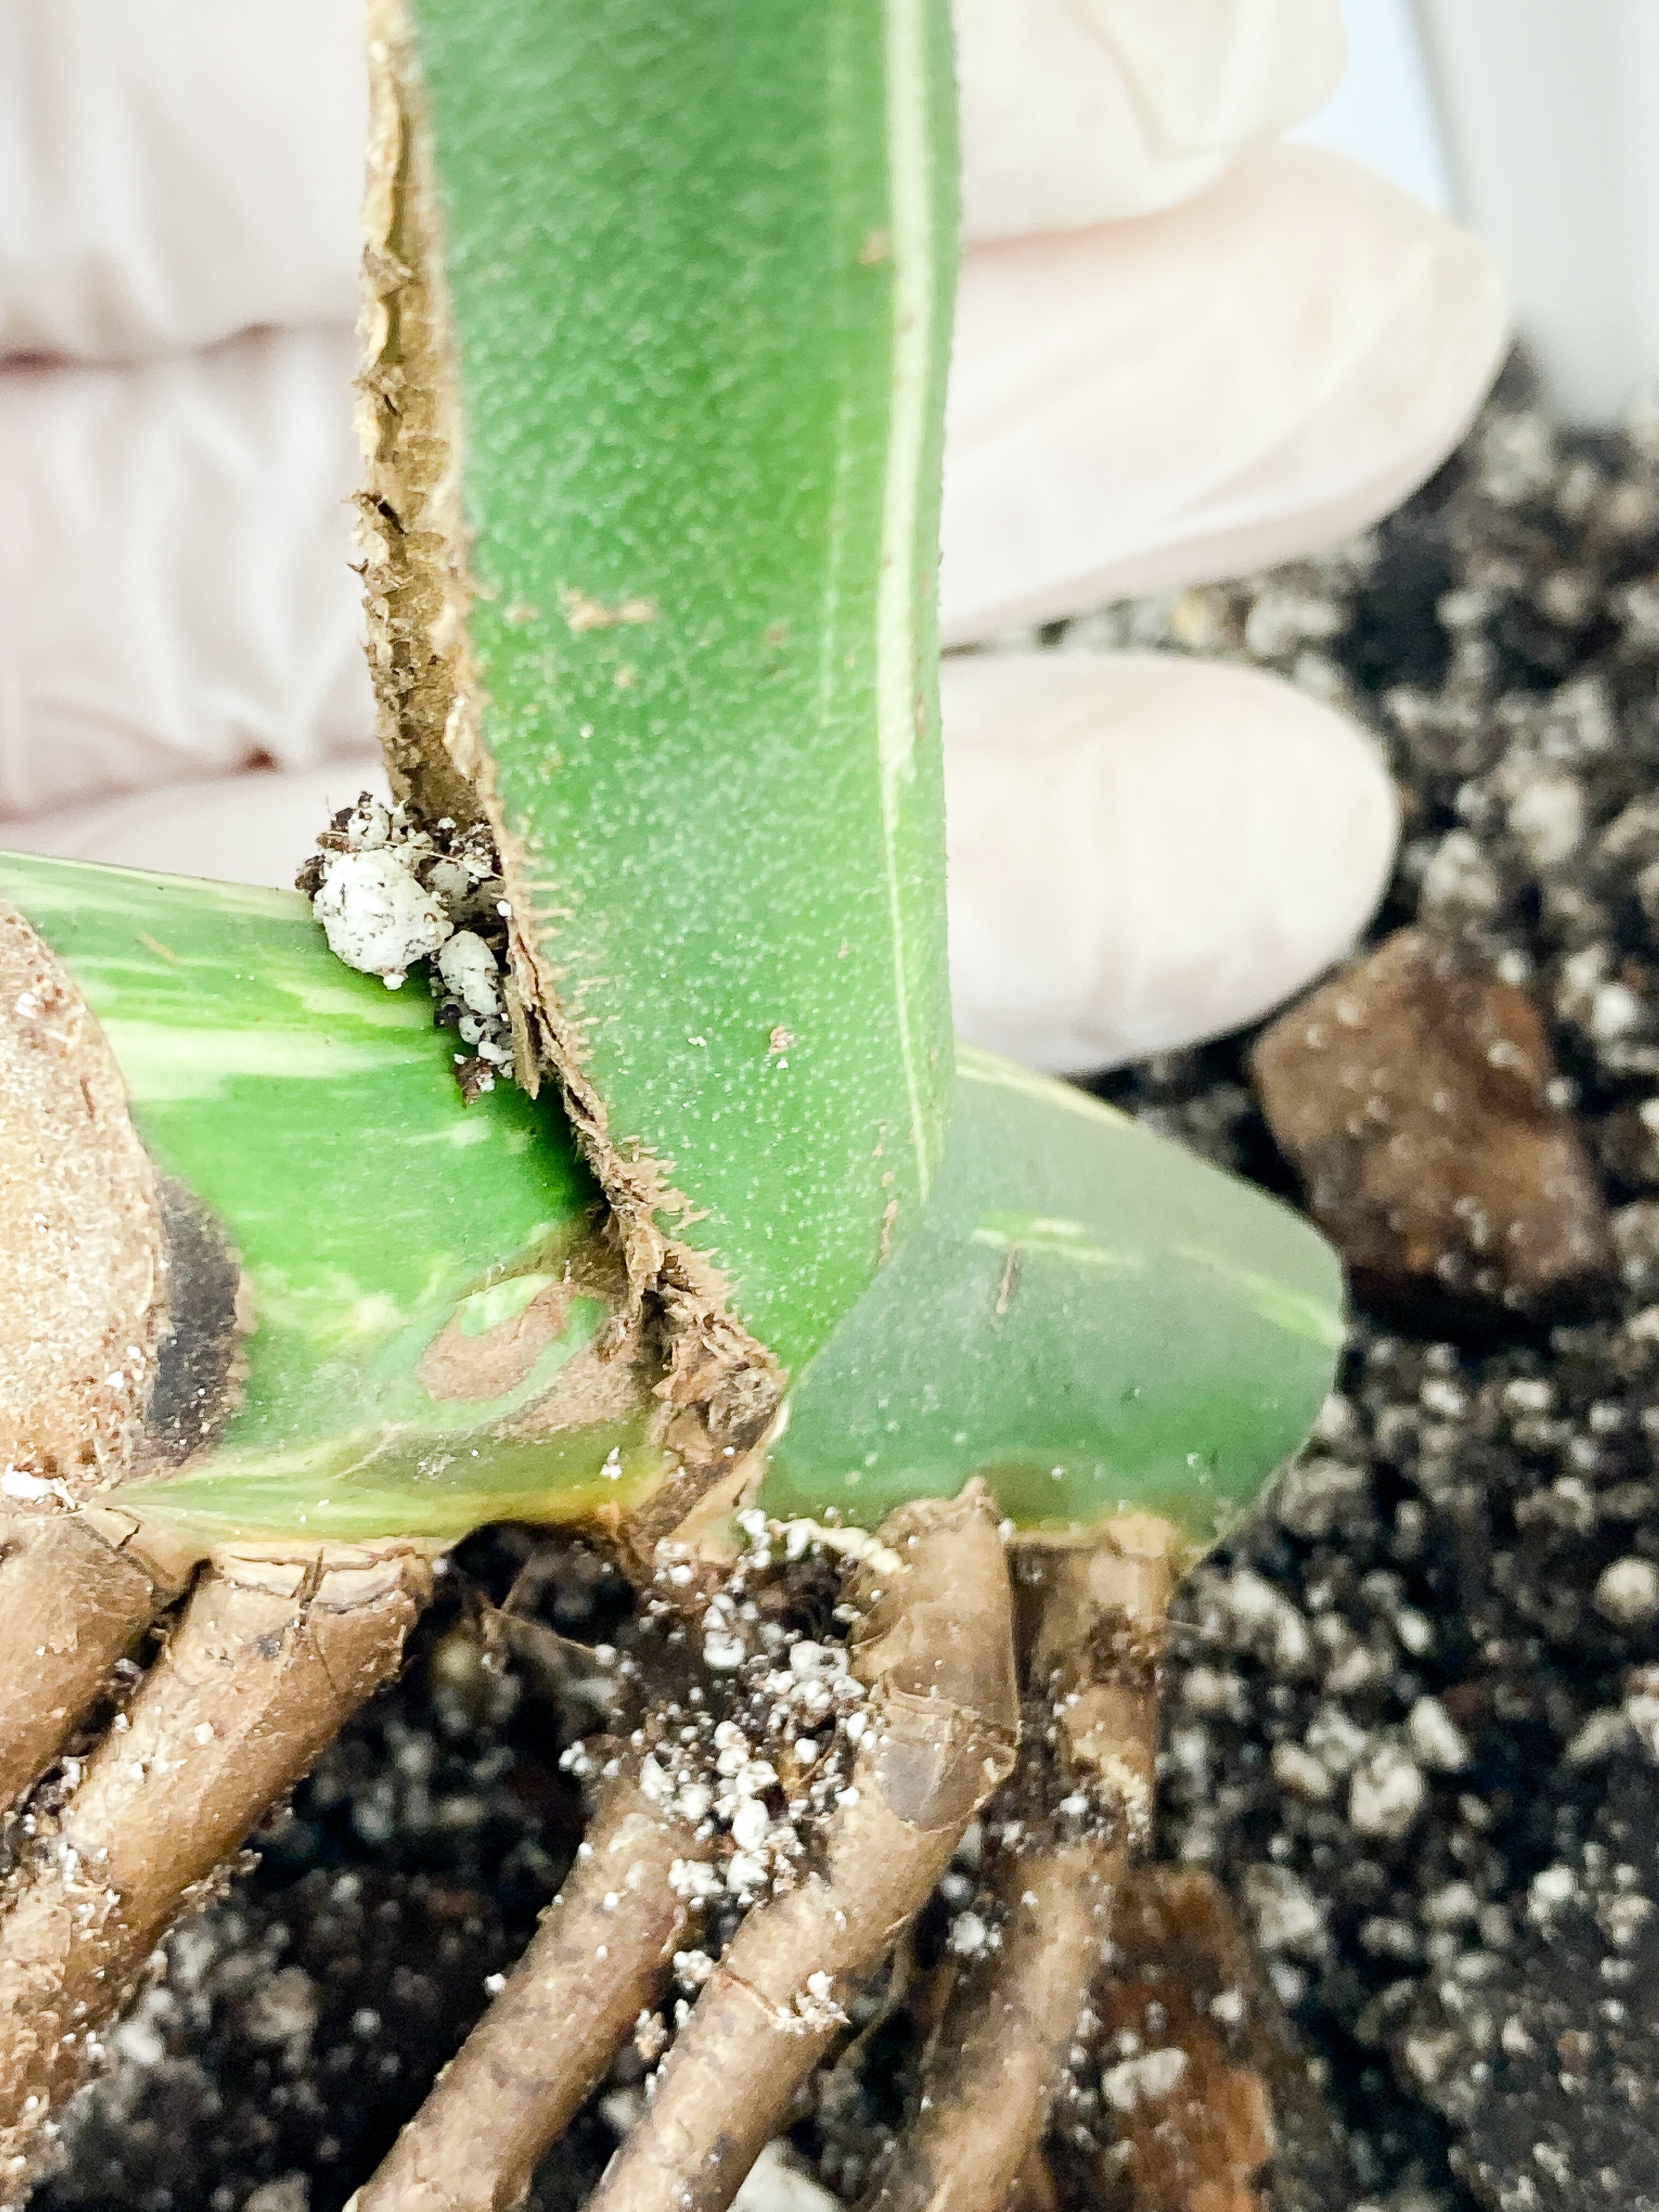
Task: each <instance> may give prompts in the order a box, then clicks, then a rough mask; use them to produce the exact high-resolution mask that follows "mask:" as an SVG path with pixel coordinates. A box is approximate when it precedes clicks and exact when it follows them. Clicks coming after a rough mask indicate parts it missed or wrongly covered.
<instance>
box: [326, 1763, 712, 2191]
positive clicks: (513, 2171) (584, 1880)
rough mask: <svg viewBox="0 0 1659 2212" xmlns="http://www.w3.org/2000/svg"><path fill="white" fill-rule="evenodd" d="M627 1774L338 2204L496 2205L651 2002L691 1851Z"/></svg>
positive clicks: (689, 1841) (677, 1931)
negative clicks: (496, 1976) (388, 2139)
mask: <svg viewBox="0 0 1659 2212" xmlns="http://www.w3.org/2000/svg"><path fill="white" fill-rule="evenodd" d="M698 1852H699V1847H698V1845H697V1844H696V1842H695V1841H694V1840H693V1838H692V1834H691V1831H690V1829H689V1828H687V1827H686V1826H684V1823H683V1822H681V1821H678V1820H671V1819H668V1818H666V1817H665V1815H664V1814H663V1813H662V1811H661V1810H660V1809H659V1808H658V1807H657V1806H655V1805H653V1803H652V1802H651V1801H650V1800H649V1799H648V1798H647V1797H646V1796H644V1795H643V1794H642V1792H641V1790H640V1787H639V1784H638V1782H637V1779H636V1778H634V1777H633V1776H629V1775H623V1776H621V1777H619V1778H617V1780H616V1781H614V1782H612V1783H611V1784H608V1785H607V1787H606V1789H605V1792H604V1794H603V1796H601V1799H600V1802H599V1810H598V1812H597V1814H595V1816H594V1820H593V1824H592V1827H591V1829H590V1830H589V1832H588V1835H587V1838H586V1842H585V1843H584V1844H582V1846H581V1849H580V1852H579V1853H578V1855H577V1859H576V1863H575V1865H574V1867H573V1868H572V1869H571V1870H570V1872H569V1874H568V1876H567V1877H566V1879H565V1884H564V1887H563V1888H562V1890H561V1891H560V1892H559V1894H558V1895H557V1897H556V1898H555V1899H554V1900H553V1902H552V1904H551V1905H549V1907H548V1908H547V1911H545V1912H544V1914H543V1916H542V1922H541V1925H540V1927H539V1928H538V1930H537V1932H536V1934H535V1936H534V1937H533V1938H532V1941H531V1943H530V1947H529V1948H528V1949H527V1950H526V1953H525V1954H524V1957H523V1958H522V1959H521V1960H520V1962H519V1965H518V1966H517V1967H516V1968H515V1969H514V1971H513V1976H512V1978H511V1979H510V1980H509V1981H508V1983H507V1987H506V1988H505V1989H504V1990H502V1991H501V1995H500V1996H498V1997H497V1998H496V2000H495V2003H494V2004H493V2005H491V2007H490V2008H489V2011H488V2012H487V2013H486V2014H485V2015H484V2016H483V2020H482V2021H479V2023H478V2025H477V2027H475V2028H474V2029H473V2031H472V2033H471V2035H470V2036H469V2037H468V2038H467V2039H466V2041H465V2044H463V2045H462V2046H461V2049H460V2051H459V2053H458V2054H457V2056H456V2057H454V2058H453V2060H452V2061H451V2063H449V2065H448V2066H447V2067H446V2068H445V2069H444V2071H443V2073H442V2074H441V2075H440V2076H439V2077H438V2081H437V2083H436V2085H435V2087H434V2089H433V2091H432V2093H431V2095H430V2096H429V2097H428V2099H427V2100H426V2102H425V2104H424V2105H422V2107H421V2109H420V2111H419V2112H417V2113H416V2116H415V2118H413V2119H412V2120H411V2121H410V2123H409V2125H408V2126H407V2127H406V2128H405V2129H404V2131H403V2133H402V2134H401V2135H400V2136H398V2141H397V2142H396V2144H395V2145H394V2146H393V2148H392V2151H391V2153H390V2154H389V2155H388V2156H387V2158H386V2160H385V2161H384V2162H383V2163H382V2165H381V2166H380V2170H379V2171H378V2172H376V2173H375V2175H374V2179H372V2180H370V2181H369V2182H368V2183H367V2184H366V2185H364V2186H363V2187H362V2189H360V2190H359V2191H357V2192H356V2196H354V2197H352V2199H351V2201H350V2203H349V2205H348V2207H347V2212H508V2209H509V2208H510V2207H512V2206H513V2205H516V2204H519V2203H522V2202H523V2200H524V2197H525V2195H526V2191H528V2189H529V2187H530V2183H531V2178H532V2175H533V2173H534V2172H535V2170H536V2166H537V2165H538V2162H539V2160H540V2159H541V2157H542V2155H543V2154H544V2152H545V2151H547V2150H548V2149H549V2148H550V2147H551V2146H552V2144H553V2143H554V2142H556V2141H557V2139H558V2137H559V2136H561V2135H562V2134H563V2132H564V2130H565V2129H566V2128H567V2127H568V2124H570V2122H571V2120H573V2119H574V2117H575V2115H576V2112H577V2111H578V2109H579V2108H580V2106H581V2105H582V2104H583V2103H584V2101H585V2100H586V2099H587V2097H588V2096H590V2095H591V2094H592V2092H593V2090H594V2089H595V2088H597V2087H598V2086H599V2082H600V2081H603V2079H604V2078H605V2071H606V2069H607V2068H608V2067H609V2066H610V2064H611V2060H612V2059H613V2058H614V2057H616V2055H617V2051H619V2050H620V2049H621V2048H622V2045H623V2043H624V2042H625V2041H626V2039H627V2038H628V2035H629V2031H630V2030H631V2029H632V2028H633V2027H634V2025H635V2021H637V2020H638V2018H639V2015H640V2014H641V2011H643V2010H644V2009H645V2008H647V2006H649V2005H651V2004H653V2002H655V2000H656V1998H657V1996H658V1994H659V1990H660V1989H661V1986H662V1984H663V1982H664V1980H665V1978H666V1976H667V1972H668V1969H669V1966H670V1965H671V1962H672V1960H673V1954H674V1950H675V1947H676V1945H677V1944H678V1941H679V1939H680V1937H681V1936H682V1935H683V1933H684V1929H685V1927H686V1923H687V1921H688V1919H689V1917H690V1911H689V1907H688V1906H687V1905H686V1904H685V1903H684V1902H683V1901H682V1899H681V1898H680V1896H679V1895H678V1894H677V1893H676V1891H675V1888H674V1887H673V1884H672V1881H671V1875H672V1873H673V1869H674V1864H675V1862H676V1860H678V1859H682V1858H684V1859H690V1858H695V1857H697V1856H698Z"/></svg>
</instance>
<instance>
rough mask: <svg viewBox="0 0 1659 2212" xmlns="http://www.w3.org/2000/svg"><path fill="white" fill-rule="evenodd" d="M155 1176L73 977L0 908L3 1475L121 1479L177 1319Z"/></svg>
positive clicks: (73, 1485)
mask: <svg viewBox="0 0 1659 2212" xmlns="http://www.w3.org/2000/svg"><path fill="white" fill-rule="evenodd" d="M165 1285H166V1240H165V1235H164V1232H163V1229H162V1224H161V1206H160V1204H159V1201H158V1198H157V1194H156V1188H155V1172H154V1170H153V1169H152V1168H151V1166H150V1163H149V1156H148V1155H147V1154H146V1152H145V1151H144V1148H143V1146H142V1145H141V1144H140V1142H139V1140H138V1136H137V1131H136V1130H135V1129H134V1128H133V1126H132V1121H131V1117H130V1115H129V1114H128V1112H127V1093H126V1085H125V1083H124V1082H123V1080H122V1079H121V1071H120V1069H119V1067H118V1066H117V1065H116V1061H115V1055H114V1054H113V1053H112V1051H111V1050H110V1048H109V1046H108V1044H107V1042H106V1040H105V1037H104V1035H103V1032H102V1030H100V1028H99V1026H98V1024H97V1023H96V1021H95V1020H94V1018H93V1016H92V1013H91V1012H90V1010H89V1009H88V1006H87V1004H86V1002H85V1000H83V999H82V996H81V994H80V992H79V991H78V990H77V989H76V986H75V983H74V981H72V979H71V978H70V974H69V971H68V970H67V969H65V968H64V965H63V963H61V962H60V961H59V960H58V958H57V957H56V956H55V955H54V954H53V953H52V951H49V950H48V948H47V947H46V945H44V944H42V942H41V940H40V938H38V937H37V936H36V935H35V933H34V932H33V930H32V929H31V928H30V927H29V925H28V924H27V921H24V919H23V917H22V916H21V915H20V914H18V913H17V912H16V910H15V908H12V907H9V906H7V905H6V904H5V903H4V902H0V1468H9V1469H12V1470H14V1471H21V1473H23V1474H25V1475H33V1476H36V1477H40V1478H51V1479H54V1480H62V1481H64V1482H65V1483H66V1484H67V1485H68V1486H69V1487H70V1492H71V1493H72V1494H73V1495H75V1496H76V1497H80V1496H82V1495H84V1494H85V1492H87V1491H88V1489H90V1488H92V1487H94V1486H96V1485H97V1484H98V1483H99V1482H100V1480H104V1479H106V1478H107V1477H108V1476H110V1475H112V1474H118V1473H119V1472H120V1470H121V1468H122V1466H123V1465H124V1464H125V1456H126V1454H127V1452H128V1450H129V1449H130V1448H131V1442H132V1440H133V1437H135V1435H136V1433H137V1426H138V1424H139V1421H140V1419H141V1417H142V1415H143V1410H144V1407H145V1405H146V1403H147V1401H148V1400H149V1393H150V1389H151V1384H152V1379H153V1370H154V1366H155V1354H156V1348H157V1346H158V1344H159V1342H160V1340H161V1336H162V1335H163V1334H164V1332H165V1329H166V1324H167V1297H166V1289H165Z"/></svg>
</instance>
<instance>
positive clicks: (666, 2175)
mask: <svg viewBox="0 0 1659 2212" xmlns="http://www.w3.org/2000/svg"><path fill="white" fill-rule="evenodd" d="M882 1541H883V1542H884V1545H885V1546H886V1547H887V1548H888V1550H889V1551H890V1553H894V1554H896V1556H897V1559H898V1560H899V1561H900V1562H902V1564H901V1565H898V1566H897V1567H896V1569H895V1568H893V1567H891V1566H889V1567H888V1568H887V1569H886V1570H880V1569H876V1568H872V1567H871V1566H869V1565H866V1566H865V1567H863V1568H861V1569H860V1576H859V1580H858V1582H857V1583H855V1585H854V1593H853V1595H854V1602H858V1601H860V1598H861V1599H862V1601H863V1602H864V1603H865V1604H866V1606H867V1608H868V1609H867V1611H866V1613H865V1615H864V1618H863V1620H862V1621H861V1623H860V1626H859V1627H858V1628H856V1629H855V1630H854V1634H853V1639H852V1665H853V1671H854V1674H857V1675H858V1676H859V1677H860V1680H863V1681H864V1682H865V1683H866V1685H867V1686H868V1687H869V1691H870V1696H869V1700H868V1704H867V1706H866V1711H867V1713H868V1716H869V1720H868V1724H867V1726H866V1732H865V1735H864V1736H863V1738H862V1740H861V1742H860V1749H859V1755H858V1758H857V1759H856V1761H855V1763H854V1772H853V1782H852V1784H851V1786H850V1787H849V1789H848V1790H847V1791H846V1792H844V1793H843V1796H842V1800H841V1802H840V1803H839V1805H838V1808H837V1811H836V1816H835V1820H834V1823H833V1825H832V1826H831V1828H830V1830H829V1835H828V1837H827V1838H826V1842H825V1849H824V1854H823V1863H822V1865H821V1867H820V1868H819V1869H817V1871H815V1872H813V1873H811V1874H809V1875H806V1876H805V1878H804V1879H803V1880H802V1881H800V1882H799V1884H798V1885H797V1886H796V1887H794V1888H793V1889H791V1890H787V1891H785V1892H783V1893H780V1894H778V1895H776V1896H775V1897H774V1898H773V1899H771V1900H770V1901H769V1903H766V1904H763V1905H758V1906H757V1907H756V1909H755V1910H754V1911H751V1912H750V1915H749V1917H747V1919H745V1920H744V1923H743V1925H742V1927H741V1928H740V1929H738V1934H737V1936H736V1937H735V1938H734V1939H733V1941H732V1944H731V1946H730V1948H728V1949H727V1951H726V1954H725V1955H724V1957H723V1958H722V1959H721V1960H720V1964H719V1965H718V1966H716V1967H715V1969H714V1972H713V1974H712V1975H711V1976H710V1978H709V1979H708V1983H707V1984H706V1985H705V1987H704V1989H703V1990H702V1994H701V1995H700V1996H699V1997H698V1999H697V2002H696V2005H695V2007H694V2008H693V2009H692V2013H691V2016H690V2020H689V2021H687V2022H686V2025H685V2027H684V2028H683V2029H682V2030H681V2032H680V2033H679V2036H678V2039H677V2040H676V2042H675V2044H674V2047H673V2049H672V2050H671V2051H670V2053H669V2056H668V2058H667V2060H666V2062H665V2064H664V2066H663V2069H662V2070H661V2072H660V2074H659V2075H658V2077H657V2082H656V2089H655V2093H654V2095H653V2098H652V2100H651V2102H650V2103H649V2104H648V2105H647V2107H646V2110H645V2112H644V2114H643V2115H642V2117H641V2119H640V2120H639V2121H638V2123H637V2124H636V2125H635V2128H634V2130H633V2132H632V2134H631V2135H630V2136H629V2138H628V2140H627V2142H625V2143H624V2144H623V2146H622V2148H620V2149H619V2150H618V2152H617V2155H616V2157H615V2158H614V2159H613V2160H612V2161H611V2165H610V2166H609V2167H608V2168H607V2170H606V2172H605V2177H604V2179H602V2181H601V2182H600V2184H599V2189H598V2191H596V2192H595V2194H594V2196H593V2197H592V2201H591V2207H590V2212H725V2208H726V2206H727V2205H728V2204H729V2203H731V2201H732V2197H733V2196H734V2195H735V2194H736V2192H737V2190H738V2185H740V2184H741V2182H742V2180H743V2179H744V2175H745V2174H746V2173H747V2172H749V2169H750V2166H752V2165H753V2164H754V2161H755V2160H756V2158H757V2156H758V2154H759V2153H760V2152H761V2150H762V2148H763V2147H764V2145H765V2144H766V2143H767V2142H768V2141H769V2139H770V2138H771V2137H772V2136H774V2135H775V2134H776V2133H777V2131H778V2129H779V2127H780V2125H781V2124H782V2122H783V2121H784V2119H785V2118H786V2116H787V2113H788V2112H789V2109H790V2106H791V2105H792V2104H793V2100H794V2098H795V2094H796V2093H797V2091H798V2090H799V2087H800V2086H801V2084H802V2083H803V2082H804V2081H805V2079H806V2077H807V2076H808V2075H809V2074H810V2073H811V2070H812V2069H813V2068H814V2067H815V2066H816V2065H817V2062H818V2060H819V2059H820V2058H821V2057H823V2054H824V2052H825V2051H827V2050H828V2048H829V2045H831V2044H832V2043H833V2042H834V2041H835V2040H836V2038H837V2037H838V2036H839V2035H841V2034H842V2033H843V2032H844V2030H845V2027H846V2023H847V2006H848V2002H850V2000H851V1999H852V1998H853V1997H854V1996H855V1995H856V1994H857V1992H858V1991H859V1990H860V1988H861V1987H862V1986H863V1984H864V1983H865V1981H866V1979H867V1978H868V1977H869V1975H870V1974H871V1973H872V1972H874V1970H875V1969H876V1967H877V1966H878V1965H879V1964H880V1962H881V1960H882V1959H883V1958H884V1956H885V1954H886V1953H887V1952H888V1950H889V1949H890V1948H891V1945H892V1943H893V1942H894V1940H895V1938H896V1936H898V1934H899V1933H900V1931H901V1930H902V1929H903V1928H904V1927H905V1926H906V1924H907V1923H908V1921H909V1920H910V1918H911V1917H912V1915H913V1914H915V1912H916V1911H918V1910H919V1909H920V1907H921V1905H923V1904H924V1903H925V1902H926V1900H927V1897H928V1896H929V1894H930V1893H932V1890H933V1886H934V1884H935V1883H936V1882H937V1881H938V1880H939V1876H940V1875H942V1874H943V1873H944V1871H945V1867H946V1866H947V1865H948V1864H949V1862H950V1858H951V1853H952V1851H953V1850H955V1848H956V1845H957V1842H958V1840H959V1839H960V1838H961V1835H962V1832H963V1829H964V1828H965V1827H966V1826H967V1825H968V1823H969V1820H971V1819H972V1818H973V1816H974V1814H975V1813H976V1812H977V1811H978V1809H979V1808H980V1807H981V1805H982V1804H983V1803H984V1802H985V1800H986V1798H987V1796H989V1795H990V1794H991V1792H992V1790H994V1789H995V1787H996V1786H997V1784H999V1783H1000V1781H1002V1780H1003V1778H1005V1777H1006V1775H1007V1773H1008V1771H1009V1770H1010V1768H1011V1767H1012V1764H1013V1756H1014V1745H1015V1741H1016V1739H1017V1734H1018V1697H1017V1691H1016V1683H1015V1674H1014V1654H1013V1636H1012V1604H1011V1595H1010V1591H1009V1588H1008V1578H1007V1571H1006V1565H1005V1562H1004V1557H1003V1550H1002V1543H1001V1540H1000V1536H999V1535H998V1533H997V1524H996V1516H995V1513H994V1509H993V1507H992V1505H991V1504H990V1501H989V1499H988V1498H987V1496H986V1494H985V1492H983V1490H982V1489H981V1488H980V1486H977V1485H975V1486H972V1487H971V1489H970V1490H969V1492H964V1493H963V1496H962V1498H957V1499H955V1500H951V1501H950V1502H948V1503H946V1502H941V1501H939V1500H933V1499H929V1500H927V1501H925V1502H923V1503H921V1504H915V1505H910V1506H907V1507H905V1508H903V1509H902V1510H901V1511H900V1512H898V1513H896V1514H894V1515H893V1516H891V1517H890V1519H889V1520H888V1521H887V1522H886V1523H885V1524H884V1528H883V1530H882Z"/></svg>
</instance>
